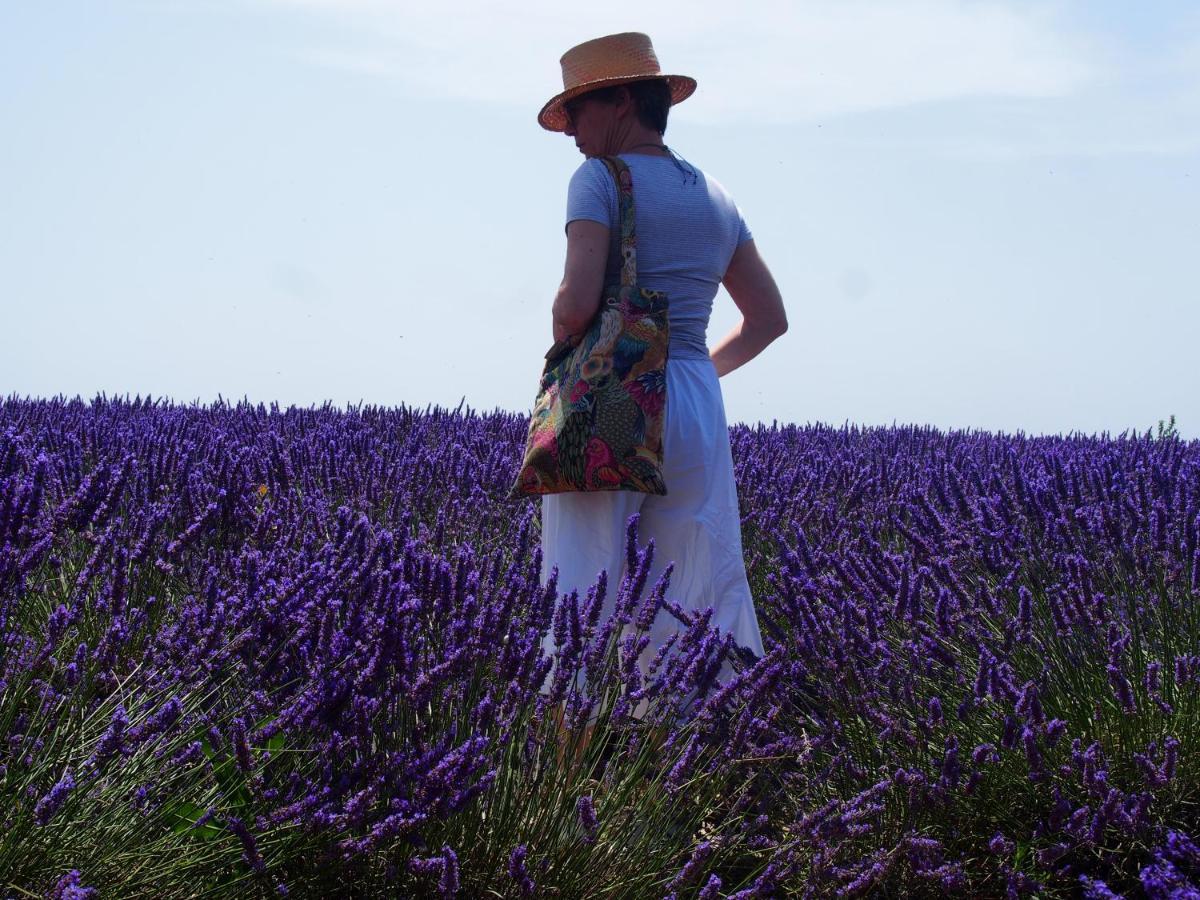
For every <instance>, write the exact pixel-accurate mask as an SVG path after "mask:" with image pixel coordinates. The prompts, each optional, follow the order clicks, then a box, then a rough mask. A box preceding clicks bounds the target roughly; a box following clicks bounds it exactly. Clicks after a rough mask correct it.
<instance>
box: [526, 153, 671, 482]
mask: <svg viewBox="0 0 1200 900" xmlns="http://www.w3.org/2000/svg"><path fill="white" fill-rule="evenodd" d="M603 162H604V164H605V165H606V166H607V167H608V170H609V172H610V173H611V174H612V176H613V179H614V180H615V181H616V184H617V198H618V205H619V207H620V220H621V221H620V235H619V237H620V240H619V243H618V245H617V251H618V254H619V255H618V256H617V258H616V263H617V265H616V268H618V269H619V272H620V281H619V283H614V284H609V285H608V286H607V287H605V289H604V293H603V297H604V299H603V301H602V302H601V304H600V309H599V310H598V311H597V313H596V316H595V318H594V319H593V320H592V321H591V323H590V324H589V325H588V328H587V331H586V332H585V333H584V335H583V337H582V338H581V339H580V340H579V342H578V344H575V345H572V344H571V343H570V342H569V341H566V340H564V341H556V342H555V344H554V346H553V347H551V348H550V350H549V352H548V353H546V366H545V369H544V371H543V373H542V380H541V386H540V388H539V390H538V394H537V399H536V400H535V401H534V406H533V414H532V416H531V417H530V420H529V433H528V437H527V438H526V442H525V456H524V459H523V460H522V463H521V469H520V471H519V473H518V474H517V479H516V481H515V482H514V484H513V486H512V489H511V490H510V492H509V496H510V497H519V496H521V495H522V494H557V493H563V492H565V491H641V492H642V493H646V494H666V493H667V486H666V484H665V483H664V482H663V477H662V445H663V425H664V422H665V420H666V407H667V377H666V376H667V344H668V339H669V336H670V335H669V331H668V326H667V295H666V294H664V293H663V292H662V291H653V290H650V289H649V288H644V287H638V285H637V235H636V232H635V228H634V216H633V210H634V206H633V178H632V176H631V174H630V172H629V167H628V166H627V165H626V164H625V163H624V161H622V160H621V159H619V158H617V157H615V156H612V157H603ZM610 271H612V268H611V267H610ZM606 280H607V279H606Z"/></svg>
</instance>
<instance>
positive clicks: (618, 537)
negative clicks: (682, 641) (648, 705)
mask: <svg viewBox="0 0 1200 900" xmlns="http://www.w3.org/2000/svg"><path fill="white" fill-rule="evenodd" d="M666 412H667V417H666V424H665V433H664V436H663V480H664V481H665V483H666V486H667V493H666V494H665V495H664V496H658V495H654V494H643V493H640V492H636V491H595V492H590V491H589V492H579V493H563V494H546V495H543V497H542V572H541V581H542V584H543V585H545V584H546V582H547V581H548V580H549V577H550V571H551V569H553V568H554V567H555V566H557V567H558V587H557V590H558V593H559V594H560V595H562V594H567V593H570V591H571V590H572V589H574V590H577V591H578V592H579V602H580V606H581V607H582V605H583V601H584V599H585V598H586V596H587V591H588V588H589V587H590V586H591V585H593V584H595V582H596V579H597V577H598V576H599V574H600V570H601V569H604V570H606V571H607V572H608V593H607V596H606V599H605V605H604V607H603V609H602V611H601V614H600V622H601V623H603V622H604V621H605V619H606V618H607V617H608V616H609V614H610V613H611V612H612V611H613V609H614V608H615V606H616V594H617V589H618V587H619V586H620V584H621V579H622V578H623V577H624V574H625V529H626V524H627V522H628V520H629V517H630V516H631V515H633V514H634V513H640V514H641V517H640V521H639V524H638V543H639V544H640V545H643V546H644V545H645V544H646V543H647V542H648V541H649V540H650V539H651V538H653V539H654V560H653V563H652V565H651V569H650V577H649V578H648V579H647V581H646V589H645V592H644V593H643V597H645V596H647V595H648V593H649V591H650V589H651V588H652V587H653V586H654V584H655V583H656V582H657V581H658V577H659V576H660V575H661V574H662V572H663V570H664V569H665V568H666V566H667V564H668V563H670V562H674V563H675V568H674V569H673V570H672V572H671V582H670V585H669V587H668V588H667V592H666V598H667V599H668V600H672V601H674V602H675V603H678V604H679V605H680V606H682V607H683V608H684V609H687V610H703V609H704V608H705V607H709V606H711V607H712V608H713V618H712V625H713V626H714V627H717V628H719V629H720V630H721V633H722V634H726V633H732V635H733V639H734V641H735V642H737V643H738V644H740V645H741V646H743V647H746V648H747V649H749V650H751V651H753V652H754V653H755V654H757V655H758V656H762V655H763V644H762V636H761V634H760V632H759V628H758V618H757V616H756V615H755V612H754V600H753V598H752V597H751V595H750V584H749V582H748V581H747V579H746V566H745V562H744V561H743V558H742V534H741V516H740V513H739V511H738V498H737V488H736V485H735V484H734V477H733V458H732V456H731V454H730V448H729V428H728V425H727V424H726V421H725V404H724V400H723V398H722V396H721V386H720V381H719V379H718V377H717V370H716V367H715V366H714V365H713V363H712V360H710V359H687V358H680V359H675V358H672V359H669V360H668V361H667V410H666ZM683 627H684V626H683V625H682V623H680V622H679V620H678V619H676V618H675V617H674V616H672V615H671V614H670V613H668V612H667V611H665V610H660V611H659V613H658V616H657V618H656V619H655V622H654V626H653V627H652V629H651V631H650V643H649V645H648V646H647V647H646V650H645V651H644V652H643V653H642V656H641V659H640V662H641V667H642V672H643V673H645V672H646V670H647V667H648V665H649V663H650V661H651V660H652V659H653V658H654V655H655V653H656V652H657V651H658V649H659V648H660V647H661V646H662V645H663V643H664V642H665V641H666V640H667V638H668V637H669V636H670V635H671V634H672V633H673V632H675V631H676V630H677V629H682V628H683ZM543 650H544V652H546V653H547V654H552V653H553V652H554V650H555V643H554V633H553V630H551V631H550V632H548V633H547V635H546V637H545V639H544V641H543ZM730 672H731V669H730V668H729V666H728V664H726V665H725V666H724V667H723V669H722V673H721V677H722V680H724V679H725V678H727V677H728V676H729V674H730Z"/></svg>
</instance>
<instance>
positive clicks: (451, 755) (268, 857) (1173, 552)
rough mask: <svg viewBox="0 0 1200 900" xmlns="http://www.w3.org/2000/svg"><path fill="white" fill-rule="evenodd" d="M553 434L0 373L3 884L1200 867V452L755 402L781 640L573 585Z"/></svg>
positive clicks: (662, 885) (1166, 875) (646, 552)
mask: <svg viewBox="0 0 1200 900" xmlns="http://www.w3.org/2000/svg"><path fill="white" fill-rule="evenodd" d="M524 429H525V419H524V417H523V416H520V415H515V414H510V413H502V412H494V413H490V414H481V413H478V412H475V411H473V410H471V409H469V408H467V409H464V408H463V407H459V409H457V410H447V409H442V408H432V407H430V408H426V409H424V410H421V409H410V408H407V407H400V408H395V409H380V408H375V407H359V408H351V409H337V408H333V407H324V408H320V409H295V408H289V409H279V408H276V407H271V408H265V407H262V406H252V405H249V404H239V405H236V406H231V405H229V404H217V405H213V406H208V407H204V406H178V405H173V404H169V403H162V402H152V401H142V400H135V401H129V400H108V399H104V398H99V399H97V400H95V401H92V402H91V403H86V402H81V401H78V400H76V401H70V402H68V401H65V400H62V399H58V400H28V399H17V398H10V399H8V400H6V401H0V635H2V636H3V645H2V648H0V652H2V653H3V658H2V665H0V678H2V681H0V691H2V693H0V737H2V739H3V743H2V744H0V799H2V800H3V806H2V808H0V823H2V828H0V887H2V888H4V889H5V891H6V892H8V893H12V892H14V891H17V890H20V891H25V892H29V893H32V894H34V895H38V896H50V897H61V898H68V897H70V898H76V897H89V896H94V897H103V896H121V897H185V896H186V897H190V896H205V897H235V896H236V897H244V896H280V895H291V896H314V897H315V896H325V895H328V894H329V893H330V892H342V893H350V894H353V895H356V896H395V895H396V894H401V895H417V896H438V897H453V896H461V897H471V896H481V895H484V894H490V895H492V896H502V897H535V896H547V897H549V896H558V897H584V896H589V897H590V896H611V897H673V898H685V897H705V898H717V897H739V898H747V897H773V896H782V895H788V896H814V897H825V896H868V895H884V896H886V895H896V896H898V895H901V894H905V893H934V892H937V893H946V894H950V895H955V894H957V895H962V896H995V897H1001V896H1016V897H1020V896H1032V895H1034V894H1037V895H1039V896H1064V897H1066V896H1080V895H1083V896H1091V897H1112V896H1130V897H1133V896H1149V897H1155V898H1157V897H1163V898H1167V897H1182V896H1192V894H1189V893H1188V892H1189V891H1198V890H1200V851H1198V850H1197V847H1196V845H1195V843H1194V839H1195V838H1197V836H1198V835H1200V822H1198V821H1197V819H1198V813H1197V808H1198V806H1197V805H1198V803H1200V737H1198V735H1200V617H1198V615H1197V611H1196V600H1197V597H1198V596H1200V546H1198V536H1200V442H1184V441H1181V440H1179V439H1178V438H1177V437H1175V436H1174V435H1173V434H1171V433H1165V434H1164V433H1162V431H1161V429H1160V433H1159V434H1158V435H1152V434H1145V435H1136V434H1123V435H1120V436H1116V437H1110V436H1103V437H1085V436H1072V437H1026V436H1006V435H991V434H985V433H966V432H945V431H939V430H936V429H932V428H911V427H908V428H900V427H894V428H879V429H866V430H860V429H856V428H852V427H843V428H830V427H825V426H810V427H796V426H779V425H775V426H772V427H762V426H760V427H754V428H751V427H747V426H742V425H739V426H736V427H734V428H732V429H731V439H732V445H733V454H734V463H735V470H736V473H737V480H738V492H739V497H740V499H741V509H742V530H743V542H744V548H745V553H746V561H747V566H748V570H749V572H750V577H751V584H752V587H753V589H754V593H755V602H756V606H757V609H758V614H759V620H760V623H761V625H762V630H763V634H764V639H765V641H766V645H767V650H768V652H767V655H766V656H765V657H763V658H762V659H754V658H750V657H748V656H747V655H745V654H741V653H739V652H737V650H736V648H735V647H734V646H733V645H732V643H731V641H730V639H729V637H728V636H727V635H723V634H721V633H719V632H717V631H715V630H713V629H711V628H710V627H709V626H708V620H707V616H706V615H705V614H704V613H703V611H698V612H693V611H688V610H685V609H682V608H680V607H678V606H677V605H676V604H675V602H674V599H673V594H672V591H671V586H670V575H669V574H668V576H665V577H664V578H663V579H660V580H659V582H658V583H650V582H649V581H648V579H647V574H648V571H649V569H650V564H651V559H652V556H653V552H654V549H653V546H652V545H650V544H645V543H643V542H642V541H641V540H640V539H639V537H638V532H637V525H638V523H637V520H636V518H635V519H633V520H631V522H630V523H629V528H628V534H627V562H626V566H625V567H624V569H623V571H622V572H613V573H606V576H603V577H600V578H598V580H597V582H596V584H594V585H593V586H592V587H591V589H590V590H589V591H588V592H587V593H586V595H585V596H578V595H576V594H573V593H572V594H568V595H565V596H563V595H559V594H558V592H557V591H556V585H555V583H554V581H553V579H551V580H550V582H549V583H547V584H545V585H543V583H542V581H541V577H540V575H541V554H540V549H539V546H538V533H539V522H538V518H537V504H536V503H535V502H533V501H532V500H528V499H527V500H520V501H513V500H509V499H506V494H507V491H508V488H509V486H510V485H511V483H512V480H513V477H514V475H515V472H516V467H517V465H518V463H519V461H520V451H521V448H522V446H523V441H524V436H525V435H524ZM668 489H669V485H668ZM673 562H674V564H675V565H674V571H676V572H677V571H680V570H682V569H684V568H686V566H687V564H688V561H687V560H686V559H680V560H673ZM610 595H611V596H615V597H616V612H615V613H614V615H613V617H612V618H611V619H609V620H607V621H602V620H600V618H599V613H600V611H601V607H602V605H603V601H604V599H605V597H607V596H610ZM656 616H659V617H671V618H673V619H674V620H676V621H677V623H678V633H677V636H676V638H675V639H674V640H673V641H672V642H671V643H670V644H669V645H667V646H666V647H663V648H661V652H659V654H658V656H657V658H656V660H655V663H654V664H653V665H652V666H651V667H650V668H649V670H648V671H646V670H643V669H642V668H641V666H639V664H638V662H637V660H638V657H639V655H640V653H641V649H642V644H643V643H644V641H645V639H646V638H645V632H646V631H647V629H648V627H649V624H650V622H652V621H653V620H654V618H655V617H656ZM548 631H553V632H554V635H555V638H556V640H555V641H554V644H555V645H556V646H557V647H559V650H558V653H557V654H556V657H553V658H551V657H546V656H544V655H543V653H542V651H541V647H542V637H543V635H545V634H546V633H547V632H548ZM727 660H728V663H729V664H728V665H723V663H725V662H726V661H727ZM729 672H732V673H733V674H732V675H729V674H728V673H729ZM575 673H583V674H581V675H580V676H579V677H573V676H574V675H575ZM642 710H648V711H647V712H645V713H642V712H641V711H642ZM8 893H6V894H5V896H7V895H8Z"/></svg>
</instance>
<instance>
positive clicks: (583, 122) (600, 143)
mask: <svg viewBox="0 0 1200 900" xmlns="http://www.w3.org/2000/svg"><path fill="white" fill-rule="evenodd" d="M563 111H564V112H565V113H566V114H567V127H566V128H565V129H563V134H565V135H567V136H568V137H573V138H575V146H576V147H578V148H579V152H580V153H582V154H583V155H584V156H588V157H591V156H604V155H605V153H607V152H608V151H607V149H606V147H605V143H606V138H607V137H608V136H609V135H610V134H611V133H612V126H613V118H614V116H615V114H616V107H615V106H613V105H612V104H609V103H601V102H600V101H598V100H596V99H595V98H594V97H589V96H588V95H587V94H583V95H582V96H579V97H576V98H575V99H573V100H570V101H569V102H567V103H566V104H564V105H563Z"/></svg>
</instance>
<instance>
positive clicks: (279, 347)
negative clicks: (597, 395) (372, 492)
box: [0, 0, 1200, 438]
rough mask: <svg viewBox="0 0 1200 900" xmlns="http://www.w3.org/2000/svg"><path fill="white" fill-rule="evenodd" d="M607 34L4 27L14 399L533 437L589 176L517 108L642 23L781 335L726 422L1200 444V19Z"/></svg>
mask: <svg viewBox="0 0 1200 900" xmlns="http://www.w3.org/2000/svg"><path fill="white" fill-rule="evenodd" d="M593 7H595V8H584V7H579V8H575V7H574V5H571V4H562V3H561V2H559V0H530V2H526V3H522V4H519V5H513V4H502V5H501V4H483V3H478V2H463V0H459V2H449V3H442V4H416V3H407V2H406V3H385V2H373V0H155V2H116V0H113V2H84V0H78V2H54V0H43V2H38V3H19V2H16V0H10V2H6V3H3V4H2V5H0V121H2V122H3V124H4V128H3V139H2V140H0V304H3V316H2V318H0V333H2V338H0V393H2V394H9V393H17V394H19V395H35V396H47V395H52V394H55V393H60V392H61V393H65V394H68V395H75V394H79V395H82V396H83V397H85V398H86V397H90V396H92V395H94V394H96V393H97V392H100V391H105V392H108V393H110V394H112V393H119V394H125V393H129V394H131V395H132V394H135V393H141V394H147V393H149V394H153V395H155V396H169V397H173V398H175V399H176V400H181V401H189V400H193V399H200V400H203V401H208V400H212V399H215V398H216V396H217V395H218V394H222V395H224V396H225V397H228V398H241V397H242V396H247V397H249V399H251V400H253V401H262V402H270V401H279V402H280V403H282V404H288V403H296V404H301V405H309V404H314V403H320V402H322V401H325V400H331V401H333V402H334V403H336V404H339V405H341V404H345V403H347V402H358V401H360V400H361V401H365V402H367V403H376V404H382V405H396V404H400V403H407V404H410V405H416V406H422V407H423V406H424V405H425V404H427V403H434V404H442V405H449V406H454V405H457V404H458V402H459V400H460V398H462V397H464V396H465V397H466V400H467V403H468V404H469V405H471V406H472V407H474V408H476V409H480V410H485V411H486V410H490V409H492V408H496V407H500V408H503V409H509V410H518V411H526V410H527V409H528V407H529V405H530V404H531V403H532V401H533V395H534V393H535V391H536V387H537V379H538V375H539V373H540V360H541V356H542V354H543V353H544V352H545V349H546V348H547V347H548V346H549V343H550V304H551V302H552V299H553V295H554V289H555V288H556V286H557V284H558V280H559V278H560V277H561V274H562V259H563V252H564V250H565V246H566V242H565V238H564V236H563V227H562V226H563V212H564V206H565V192H566V185H567V181H568V179H569V178H570V175H571V173H572V172H573V171H574V169H575V168H576V166H578V165H579V163H580V162H581V161H582V157H581V156H579V154H578V153H577V151H576V150H575V148H574V145H573V143H572V142H571V140H570V139H568V138H564V137H563V136H561V135H556V134H551V133H549V132H545V131H543V130H542V129H541V128H539V127H538V125H537V123H536V121H535V115H536V113H537V111H538V109H539V108H540V107H541V105H542V104H543V103H544V102H545V101H546V100H547V99H549V97H550V96H551V95H553V94H554V93H556V92H557V91H558V90H560V89H561V73H560V70H559V65H558V58H559V56H560V55H561V54H562V53H563V52H564V51H565V50H566V49H567V48H568V47H570V46H572V45H573V44H576V43H579V42H580V41H583V40H587V39H589V38H592V37H596V36H599V35H602V34H607V33H612V32H615V31H627V30H637V31H645V32H647V33H649V34H650V35H651V37H652V38H653V40H654V43H655V46H656V48H657V50H658V55H659V59H660V61H661V62H662V64H663V67H664V70H665V71H668V72H678V73H681V74H688V75H692V76H694V77H695V78H696V79H697V80H698V82H699V88H698V90H697V92H696V94H695V95H694V96H693V97H692V98H691V99H689V100H688V101H686V102H685V103H683V104H681V105H680V106H678V107H677V108H675V109H674V110H673V111H672V114H671V120H670V125H669V127H668V130H667V134H666V142H667V143H668V144H669V145H670V146H672V147H673V148H675V149H676V150H677V151H678V152H679V153H680V154H682V155H683V157H684V158H686V159H688V160H689V161H691V162H693V163H694V164H696V165H698V166H700V167H701V168H703V169H705V170H706V171H707V172H709V173H710V174H711V175H713V176H714V177H716V178H717V179H718V180H719V181H721V182H722V183H723V184H724V185H725V187H726V188H727V189H728V190H729V191H730V192H731V193H732V194H733V196H734V197H735V199H736V200H737V201H738V203H739V204H740V205H741V207H742V209H743V211H744V213H745V215H746V218H747V220H748V222H749V223H750V226H751V228H752V229H753V231H754V233H755V237H756V240H757V242H758V246H759V249H760V251H761V252H762V254H763V256H764V258H765V259H766V260H767V263H768V265H769V266H770V267H771V269H772V271H773V272H774V274H775V277H776V280H777V281H778V282H779V285H780V287H781V289H782V291H783V295H784V302H785V305H786V307H787V310H788V317H789V320H790V322H791V329H790V330H789V332H788V333H787V334H786V335H785V336H784V337H783V338H782V339H780V340H779V341H778V342H776V343H775V344H774V345H772V346H771V347H770V348H768V349H767V351H766V352H765V353H764V354H763V355H762V356H760V357H759V358H758V359H756V360H754V361H753V362H751V363H750V364H748V365H747V366H746V367H744V368H743V369H741V370H739V371H737V372H734V373H732V374H731V375H729V376H727V377H726V378H724V379H722V382H721V383H722V388H723V391H724V395H725V402H726V409H727V413H728V418H729V421H730V422H738V421H746V422H754V421H759V420H763V421H766V422H770V421H771V420H772V419H779V420H780V421H789V422H797V423H805V422H825V423H831V424H835V425H840V424H841V423H843V422H845V421H850V422H856V423H860V424H865V425H881V424H883V425H886V424H891V423H892V422H896V423H928V424H933V425H936V426H939V427H942V428H982V429H988V430H993V431H1005V432H1016V431H1018V430H1022V431H1025V432H1026V433H1067V432H1071V431H1081V432H1085V433H1098V432H1101V431H1109V432H1110V433H1113V434H1116V433H1118V432H1120V431H1122V430H1125V429H1130V428H1135V429H1138V430H1140V431H1144V430H1145V429H1147V428H1150V427H1152V426H1154V425H1155V423H1156V422H1157V421H1158V420H1159V419H1164V418H1166V416H1167V415H1168V414H1170V413H1174V414H1175V415H1176V417H1177V421H1178V427H1179V430H1180V433H1181V434H1182V435H1184V436H1185V437H1192V438H1195V437H1200V391H1198V390H1197V387H1198V386H1200V377H1198V376H1197V369H1196V363H1195V355H1196V348H1197V337H1198V336H1200V302H1198V301H1200V289H1198V284H1200V253H1198V252H1197V247H1200V7H1197V5H1196V4H1194V3H1191V2H1148V3H1142V4H1131V3H1127V2H1123V0H1122V2H1116V0H1106V2H1094V0H1088V2H1084V0H1080V2H1058V3H1028V2H952V0H947V2H936V0H890V2H861V0H838V2H827V3H812V2H778V3H776V2H769V3H768V2H750V3H737V4H735V3H729V2H727V0H722V2H707V0H704V2H697V0H687V2H669V3H655V4H650V3H646V2H638V3H632V2H623V0H622V2H607V3H605V4H593ZM601 7H602V8H601ZM513 10H520V11H521V12H520V14H519V17H518V16H517V15H516V14H515V13H513V12H512V11H513ZM737 318H738V314H737V311H736V308H735V307H734V306H733V304H732V301H731V300H730V299H729V297H728V296H727V295H726V294H725V293H724V292H723V291H722V292H721V293H720V294H719V295H718V297H717V300H716V305H715V311H714V314H713V319H712V323H711V325H710V329H709V343H710V346H711V345H713V344H715V343H716V341H717V340H718V339H719V338H720V337H722V336H723V335H724V334H725V333H726V332H728V330H729V329H730V328H731V327H732V326H733V325H734V324H735V322H736V321H737Z"/></svg>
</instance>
